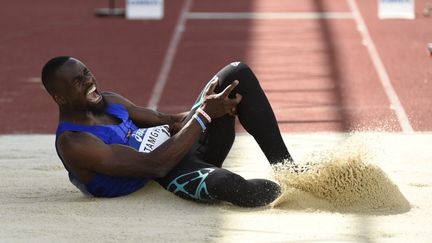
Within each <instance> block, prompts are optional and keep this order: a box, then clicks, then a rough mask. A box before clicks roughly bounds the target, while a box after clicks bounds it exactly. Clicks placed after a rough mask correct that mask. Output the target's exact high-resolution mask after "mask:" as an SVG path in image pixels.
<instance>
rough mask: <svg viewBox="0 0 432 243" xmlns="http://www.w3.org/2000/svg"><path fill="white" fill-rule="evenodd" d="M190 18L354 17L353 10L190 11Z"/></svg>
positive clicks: (296, 18)
mask: <svg viewBox="0 0 432 243" xmlns="http://www.w3.org/2000/svg"><path fill="white" fill-rule="evenodd" d="M187 18H188V19H209V20H211V19H227V20H230V19H287V20H289V19H291V20H302V19H353V18H354V16H353V15H352V13H351V12H261V13H256V12H190V13H188V14H187Z"/></svg>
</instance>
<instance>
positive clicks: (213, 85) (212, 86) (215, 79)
mask: <svg viewBox="0 0 432 243" xmlns="http://www.w3.org/2000/svg"><path fill="white" fill-rule="evenodd" d="M218 80H219V78H218V77H217V76H214V77H213V79H212V81H211V82H210V86H209V87H208V90H207V92H206V94H207V95H211V94H213V93H214V91H215V89H216V86H217V84H218Z"/></svg>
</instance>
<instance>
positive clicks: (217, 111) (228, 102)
mask: <svg viewBox="0 0 432 243" xmlns="http://www.w3.org/2000/svg"><path fill="white" fill-rule="evenodd" d="M238 83H239V81H238V80H235V81H234V82H233V83H232V84H230V85H228V86H227V87H226V88H225V89H224V90H223V91H222V92H220V93H219V94H217V93H215V88H216V86H217V84H218V79H217V78H216V79H215V80H213V81H212V82H211V83H210V86H209V88H208V90H207V91H206V98H205V101H204V103H203V105H202V106H201V108H202V109H203V110H204V111H205V112H206V113H207V114H208V115H209V116H210V117H211V118H218V117H221V116H224V115H225V114H234V113H235V110H236V106H237V105H238V104H239V103H240V101H241V99H242V96H241V95H240V94H236V97H235V98H234V99H230V98H229V97H228V95H229V94H230V93H231V92H232V91H233V90H234V88H235V87H236V86H237V85H238Z"/></svg>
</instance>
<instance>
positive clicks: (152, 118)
mask: <svg viewBox="0 0 432 243" xmlns="http://www.w3.org/2000/svg"><path fill="white" fill-rule="evenodd" d="M103 96H104V97H105V99H106V100H107V101H108V102H110V103H117V104H122V105H124V106H125V107H126V109H127V110H128V112H129V117H130V119H131V120H132V121H133V122H134V123H135V124H136V125H137V126H138V127H153V126H158V125H165V124H168V125H169V126H170V130H171V132H172V133H173V134H175V133H177V132H178V131H179V130H180V129H181V128H182V127H183V126H184V125H185V124H186V122H187V121H186V120H185V119H186V116H187V114H188V113H189V112H188V111H187V112H183V113H178V114H172V115H170V114H164V113H162V112H158V111H154V110H151V109H148V108H145V107H141V106H137V105H135V104H134V103H133V102H131V101H130V100H128V99H126V98H125V97H123V96H121V95H119V94H116V93H113V92H104V93H103Z"/></svg>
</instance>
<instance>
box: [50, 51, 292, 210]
mask: <svg viewBox="0 0 432 243" xmlns="http://www.w3.org/2000/svg"><path fill="white" fill-rule="evenodd" d="M42 81H43V84H44V86H45V88H46V89H47V91H48V92H49V94H50V95H51V96H52V97H53V99H54V101H55V102H56V103H57V104H58V106H59V112H60V114H59V125H58V128H57V132H56V144H55V145H56V149H57V153H58V156H59V157H60V159H61V160H62V162H63V164H64V166H65V168H66V169H67V171H68V172H69V178H70V181H71V182H72V183H73V184H74V185H75V186H76V187H78V188H79V189H80V190H81V191H82V192H83V193H85V194H91V195H93V196H96V197H117V196H122V195H127V194H130V193H132V192H134V191H136V190H138V189H140V188H142V187H143V186H145V185H146V183H147V182H148V181H149V180H155V181H156V182H158V183H159V184H160V185H161V186H163V187H164V188H165V189H167V190H168V191H171V192H173V193H174V194H175V195H177V196H180V197H182V198H185V199H191V200H196V201H203V202H213V201H227V202H231V203H233V204H235V205H239V206H244V207H256V206H263V205H267V204H269V203H271V202H272V201H273V200H275V199H276V198H277V197H278V195H279V194H280V192H281V189H280V187H279V185H278V184H276V183H274V182H272V181H269V180H264V179H253V180H246V179H244V178H242V177H241V176H239V175H237V174H235V173H232V172H230V171H228V170H226V169H222V168H221V167H222V163H223V162H224V160H225V158H226V156H227V154H228V152H229V150H230V149H231V146H232V144H233V142H234V138H235V130H234V121H235V116H238V118H239V120H240V122H241V124H242V125H243V127H244V128H245V129H246V131H247V132H248V133H250V134H251V135H252V136H253V137H254V138H255V140H256V141H257V142H258V144H259V146H260V148H261V150H262V151H263V152H264V154H265V155H266V157H267V159H268V161H269V162H270V164H275V163H279V162H285V163H287V162H288V163H292V158H291V156H290V154H289V153H288V150H287V148H286V146H285V144H284V142H283V140H282V137H281V134H280V132H279V128H278V125H277V122H276V119H275V116H274V114H273V110H272V108H271V107H270V104H269V102H268V100H267V98H266V96H265V94H264V92H263V90H262V89H261V87H260V85H259V83H258V80H257V78H256V77H255V75H254V74H253V72H252V71H251V69H250V68H249V67H248V66H247V65H245V64H243V63H231V64H230V65H228V66H226V67H225V68H223V69H222V70H221V71H219V72H218V73H217V74H216V76H215V77H214V78H213V79H212V80H211V81H210V82H209V83H208V84H207V85H206V87H205V88H204V90H203V91H202V92H201V94H200V96H199V97H198V99H197V101H196V103H195V104H194V105H193V107H192V109H191V110H190V111H187V112H185V113H181V114H175V115H168V114H162V113H160V112H157V111H153V110H149V109H146V108H143V107H140V106H137V105H135V104H133V103H132V102H131V101H129V100H128V99H126V98H124V97H122V96H120V95H118V94H116V93H112V92H102V91H100V90H99V86H98V84H97V82H96V79H95V77H94V76H93V74H92V73H91V72H90V70H89V69H88V68H87V67H86V66H85V65H84V64H83V63H82V62H80V61H79V60H77V59H74V58H71V57H56V58H53V59H51V60H50V61H49V62H48V63H47V64H46V65H45V66H44V68H43V70H42Z"/></svg>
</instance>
